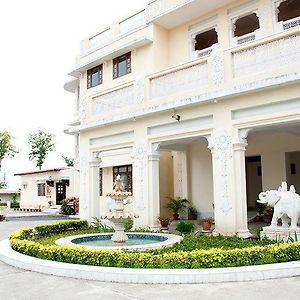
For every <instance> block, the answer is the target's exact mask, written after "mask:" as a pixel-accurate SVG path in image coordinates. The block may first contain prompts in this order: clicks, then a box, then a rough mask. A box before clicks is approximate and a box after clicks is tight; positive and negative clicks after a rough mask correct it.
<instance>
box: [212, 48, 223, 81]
mask: <svg viewBox="0 0 300 300" xmlns="http://www.w3.org/2000/svg"><path fill="white" fill-rule="evenodd" d="M210 63H211V69H212V80H213V83H214V85H216V86H219V85H221V84H222V83H223V81H224V59H223V55H222V54H221V53H214V52H213V53H212V54H211V58H210Z"/></svg>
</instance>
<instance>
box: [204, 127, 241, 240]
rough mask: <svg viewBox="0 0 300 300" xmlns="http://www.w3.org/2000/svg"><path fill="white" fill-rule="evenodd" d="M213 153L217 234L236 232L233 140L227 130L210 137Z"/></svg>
mask: <svg viewBox="0 0 300 300" xmlns="http://www.w3.org/2000/svg"><path fill="white" fill-rule="evenodd" d="M208 141H209V145H208V147H209V149H210V150H211V154H212V164H213V183H214V215H215V230H214V233H215V234H225V235H226V234H229V235H230V234H234V233H235V215H234V210H233V203H232V200H233V199H232V186H233V185H232V184H231V180H232V175H233V174H232V173H233V170H232V140H231V136H230V135H228V133H227V132H226V131H224V132H223V131H222V132H217V133H214V134H213V135H212V136H210V137H208Z"/></svg>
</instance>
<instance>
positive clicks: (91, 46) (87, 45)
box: [81, 10, 146, 55]
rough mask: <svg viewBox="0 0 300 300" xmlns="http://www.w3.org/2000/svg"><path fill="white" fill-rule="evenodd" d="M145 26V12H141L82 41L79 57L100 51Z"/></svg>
mask: <svg viewBox="0 0 300 300" xmlns="http://www.w3.org/2000/svg"><path fill="white" fill-rule="evenodd" d="M145 26H146V12H145V10H142V11H140V12H138V13H136V14H135V15H133V16H130V17H129V18H127V19H125V20H122V21H121V22H119V23H116V24H113V25H112V26H111V27H109V28H106V29H104V30H102V31H100V32H99V33H97V34H95V35H93V36H92V37H90V38H88V39H86V40H83V41H82V45H81V55H86V54H88V53H90V52H92V51H95V50H97V49H100V48H102V47H105V46H107V45H109V44H110V43H113V42H114V41H116V40H118V39H120V38H122V37H124V36H125V35H128V34H130V33H132V32H134V31H136V30H139V29H141V28H143V27H145Z"/></svg>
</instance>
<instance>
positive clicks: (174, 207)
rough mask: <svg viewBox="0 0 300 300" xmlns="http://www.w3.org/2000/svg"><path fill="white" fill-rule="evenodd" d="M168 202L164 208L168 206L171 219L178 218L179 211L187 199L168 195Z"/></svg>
mask: <svg viewBox="0 0 300 300" xmlns="http://www.w3.org/2000/svg"><path fill="white" fill-rule="evenodd" d="M168 199H169V200H170V202H169V203H168V204H167V205H166V208H168V209H169V210H170V211H172V213H173V220H179V212H181V211H182V210H183V209H185V208H186V207H187V204H188V203H189V201H188V200H187V199H185V198H181V197H175V198H172V197H168Z"/></svg>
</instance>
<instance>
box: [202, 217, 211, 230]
mask: <svg viewBox="0 0 300 300" xmlns="http://www.w3.org/2000/svg"><path fill="white" fill-rule="evenodd" d="M212 222H213V219H212V218H203V219H201V222H200V225H201V226H202V229H203V231H210V230H211V225H212Z"/></svg>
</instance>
